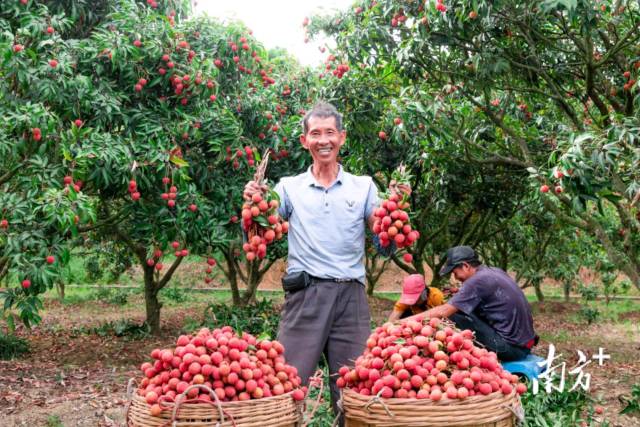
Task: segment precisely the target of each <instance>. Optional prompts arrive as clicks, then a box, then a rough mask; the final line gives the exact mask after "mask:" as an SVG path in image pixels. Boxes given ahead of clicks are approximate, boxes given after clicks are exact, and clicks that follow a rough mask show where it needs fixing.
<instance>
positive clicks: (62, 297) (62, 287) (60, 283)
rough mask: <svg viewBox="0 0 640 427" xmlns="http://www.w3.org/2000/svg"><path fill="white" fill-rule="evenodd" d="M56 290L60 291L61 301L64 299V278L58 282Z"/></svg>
mask: <svg viewBox="0 0 640 427" xmlns="http://www.w3.org/2000/svg"><path fill="white" fill-rule="evenodd" d="M56 290H57V291H58V298H59V299H60V302H62V301H64V282H63V281H62V280H58V281H57V282H56Z"/></svg>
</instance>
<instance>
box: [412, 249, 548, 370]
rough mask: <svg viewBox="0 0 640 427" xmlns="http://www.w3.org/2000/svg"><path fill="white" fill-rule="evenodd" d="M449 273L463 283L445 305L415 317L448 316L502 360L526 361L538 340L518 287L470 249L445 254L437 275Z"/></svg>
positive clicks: (502, 272) (501, 271)
mask: <svg viewBox="0 0 640 427" xmlns="http://www.w3.org/2000/svg"><path fill="white" fill-rule="evenodd" d="M449 273H452V274H453V275H454V277H455V278H456V279H457V280H459V281H460V282H462V287H461V288H460V291H459V292H458V293H457V294H456V295H454V296H453V297H452V298H451V299H450V300H449V301H448V302H447V303H445V304H443V305H441V306H438V307H435V308H432V309H430V310H428V311H426V312H424V313H422V314H419V315H417V316H422V317H448V318H449V319H451V320H452V321H453V322H455V324H456V326H457V327H458V328H460V329H471V330H472V331H474V332H475V337H476V340H477V341H479V342H480V343H482V344H484V346H485V347H487V349H489V350H491V351H494V352H496V353H497V355H498V358H499V359H500V360H503V361H508V360H518V359H523V358H525V357H526V356H527V355H528V354H529V353H530V352H531V348H532V347H533V346H534V345H535V343H536V341H537V336H536V334H535V332H534V330H533V316H532V315H531V306H529V302H528V301H527V298H526V297H525V295H524V293H523V292H522V289H520V287H519V286H518V284H517V283H516V282H515V281H514V280H513V279H512V278H511V277H510V276H509V275H508V274H507V273H506V272H504V271H503V270H501V269H499V268H496V267H488V266H486V265H483V264H482V263H481V262H480V260H479V259H478V256H477V255H476V253H475V251H474V250H473V249H472V248H470V247H469V246H456V247H453V248H450V249H449V250H448V251H447V262H446V264H445V265H444V266H443V267H442V269H441V270H440V275H441V276H444V275H446V274H449Z"/></svg>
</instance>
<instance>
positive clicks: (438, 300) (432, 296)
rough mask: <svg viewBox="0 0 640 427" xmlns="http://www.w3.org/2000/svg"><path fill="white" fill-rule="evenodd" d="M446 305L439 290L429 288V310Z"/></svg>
mask: <svg viewBox="0 0 640 427" xmlns="http://www.w3.org/2000/svg"><path fill="white" fill-rule="evenodd" d="M442 304H444V294H443V293H442V291H441V290H440V289H438V288H433V287H430V288H429V298H428V299H427V306H428V307H429V308H433V307H437V306H439V305H442Z"/></svg>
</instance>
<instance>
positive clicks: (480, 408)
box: [342, 389, 523, 427]
mask: <svg viewBox="0 0 640 427" xmlns="http://www.w3.org/2000/svg"><path fill="white" fill-rule="evenodd" d="M342 408H343V411H344V414H345V427H418V426H419V427H444V426H464V427H513V426H514V425H515V421H516V418H518V419H522V418H523V410H522V406H521V404H520V398H519V397H518V395H517V394H516V392H515V391H513V392H512V393H511V394H509V395H504V394H502V393H500V392H496V393H492V394H489V395H487V396H472V397H469V398H467V399H464V400H458V399H444V400H441V401H438V402H433V401H432V400H429V399H423V400H422V399H420V400H419V399H395V398H394V399H382V398H378V397H376V396H363V395H361V394H359V393H356V392H354V391H352V390H350V389H344V390H343V392H342Z"/></svg>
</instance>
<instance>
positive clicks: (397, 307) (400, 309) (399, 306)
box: [393, 301, 409, 313]
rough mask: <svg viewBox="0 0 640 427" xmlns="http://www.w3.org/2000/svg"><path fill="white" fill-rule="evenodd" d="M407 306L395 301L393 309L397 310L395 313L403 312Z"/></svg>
mask: <svg viewBox="0 0 640 427" xmlns="http://www.w3.org/2000/svg"><path fill="white" fill-rule="evenodd" d="M408 308H409V306H408V305H406V304H402V303H401V302H400V301H398V302H396V303H395V305H394V306H393V311H395V312H397V313H404V312H405V310H407V309H408Z"/></svg>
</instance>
